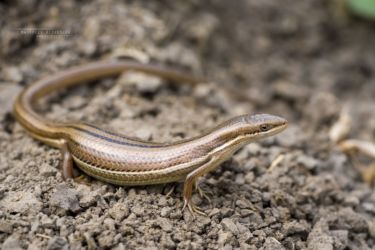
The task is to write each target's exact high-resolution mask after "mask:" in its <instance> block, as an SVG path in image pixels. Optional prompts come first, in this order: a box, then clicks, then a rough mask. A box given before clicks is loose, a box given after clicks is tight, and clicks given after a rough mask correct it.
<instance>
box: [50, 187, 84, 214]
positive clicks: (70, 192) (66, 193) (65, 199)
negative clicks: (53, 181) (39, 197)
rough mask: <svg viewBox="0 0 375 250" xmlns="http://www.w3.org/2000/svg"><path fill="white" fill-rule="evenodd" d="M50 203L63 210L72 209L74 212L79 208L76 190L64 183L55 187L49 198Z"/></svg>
mask: <svg viewBox="0 0 375 250" xmlns="http://www.w3.org/2000/svg"><path fill="white" fill-rule="evenodd" d="M50 204H51V205H52V206H54V207H57V208H60V209H62V211H63V212H66V211H72V212H74V213H76V212H78V211H79V210H80V209H81V207H80V206H79V202H78V192H77V190H75V189H73V188H69V187H68V186H67V185H66V184H65V183H64V184H60V185H58V186H57V187H56V191H55V192H54V193H53V195H52V197H51V199H50Z"/></svg>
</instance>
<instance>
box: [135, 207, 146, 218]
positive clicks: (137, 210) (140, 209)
mask: <svg viewBox="0 0 375 250" xmlns="http://www.w3.org/2000/svg"><path fill="white" fill-rule="evenodd" d="M144 211H145V209H144V208H143V207H142V206H141V205H135V206H134V207H133V208H132V212H133V213H134V214H135V215H137V216H142V215H144Z"/></svg>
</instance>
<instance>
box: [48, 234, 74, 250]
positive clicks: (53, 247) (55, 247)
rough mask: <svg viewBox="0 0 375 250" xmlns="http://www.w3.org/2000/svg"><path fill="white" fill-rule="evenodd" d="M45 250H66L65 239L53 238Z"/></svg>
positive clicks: (67, 247) (67, 246)
mask: <svg viewBox="0 0 375 250" xmlns="http://www.w3.org/2000/svg"><path fill="white" fill-rule="evenodd" d="M47 249H48V250H60V249H61V250H68V249H69V245H68V242H67V240H66V239H65V238H63V237H58V236H55V237H53V238H51V239H49V240H48V244H47Z"/></svg>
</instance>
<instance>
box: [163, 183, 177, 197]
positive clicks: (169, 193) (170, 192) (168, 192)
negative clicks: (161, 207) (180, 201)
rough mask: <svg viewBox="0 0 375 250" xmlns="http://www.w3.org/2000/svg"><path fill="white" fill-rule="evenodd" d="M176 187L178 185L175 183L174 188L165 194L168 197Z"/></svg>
mask: <svg viewBox="0 0 375 250" xmlns="http://www.w3.org/2000/svg"><path fill="white" fill-rule="evenodd" d="M175 188H176V186H175V185H173V186H172V188H171V189H170V190H169V191H168V193H167V194H166V195H165V196H166V197H167V198H168V197H169V196H171V194H172V193H173V191H174V189H175Z"/></svg>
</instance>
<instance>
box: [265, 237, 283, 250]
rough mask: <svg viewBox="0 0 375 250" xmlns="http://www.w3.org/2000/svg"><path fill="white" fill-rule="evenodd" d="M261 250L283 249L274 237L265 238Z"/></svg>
mask: <svg viewBox="0 0 375 250" xmlns="http://www.w3.org/2000/svg"><path fill="white" fill-rule="evenodd" d="M263 249H264V250H282V249H285V248H284V247H283V245H282V244H281V243H280V242H279V241H278V240H276V239H275V238H274V237H267V238H266V240H265V242H264V245H263Z"/></svg>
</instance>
